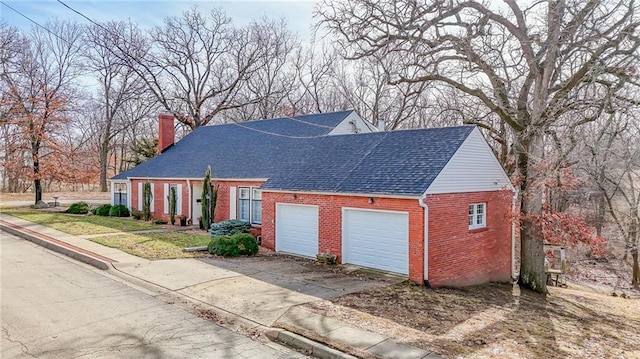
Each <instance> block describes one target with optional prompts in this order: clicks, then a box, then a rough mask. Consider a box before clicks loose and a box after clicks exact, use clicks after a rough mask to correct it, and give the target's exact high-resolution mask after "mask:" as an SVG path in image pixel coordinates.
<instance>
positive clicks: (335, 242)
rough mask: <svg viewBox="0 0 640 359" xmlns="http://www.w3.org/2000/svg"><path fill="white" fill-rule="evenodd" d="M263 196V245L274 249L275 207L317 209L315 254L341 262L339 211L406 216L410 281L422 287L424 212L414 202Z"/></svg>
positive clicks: (283, 195)
mask: <svg viewBox="0 0 640 359" xmlns="http://www.w3.org/2000/svg"><path fill="white" fill-rule="evenodd" d="M293 196H294V195H293V193H276V192H265V193H263V195H262V245H263V246H265V247H267V248H269V249H275V211H276V203H290V204H309V205H317V206H318V237H319V243H318V250H319V251H320V252H321V253H331V254H335V255H336V256H338V260H339V261H341V260H342V208H343V207H352V208H364V209H379V210H393V211H403V212H409V279H411V280H413V281H415V282H418V283H422V278H423V277H424V274H423V273H424V272H423V265H424V263H423V262H424V261H423V258H424V248H423V247H424V231H423V222H424V212H423V209H422V207H420V205H419V204H418V200H417V199H398V198H379V197H374V202H373V203H371V204H369V203H368V200H369V197H355V196H335V195H318V194H301V193H297V194H296V195H295V196H296V198H294V197H293Z"/></svg>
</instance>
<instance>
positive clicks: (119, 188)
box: [113, 182, 127, 206]
mask: <svg viewBox="0 0 640 359" xmlns="http://www.w3.org/2000/svg"><path fill="white" fill-rule="evenodd" d="M113 205H124V206H126V205H127V183H126V182H114V183H113Z"/></svg>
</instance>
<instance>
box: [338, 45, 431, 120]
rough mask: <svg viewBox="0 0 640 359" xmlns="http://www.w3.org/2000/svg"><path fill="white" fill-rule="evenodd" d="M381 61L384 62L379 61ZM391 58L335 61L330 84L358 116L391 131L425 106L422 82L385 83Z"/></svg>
mask: <svg viewBox="0 0 640 359" xmlns="http://www.w3.org/2000/svg"><path fill="white" fill-rule="evenodd" d="M382 61H385V62H386V63H383V62H382ZM393 62H394V60H393V59H389V58H385V59H378V58H375V57H368V58H363V59H360V60H358V61H355V62H354V61H352V63H349V62H345V61H344V60H335V61H334V64H335V65H334V67H335V69H336V70H335V75H334V76H333V87H336V88H337V89H338V90H339V91H340V94H341V95H342V96H343V97H344V98H346V99H347V101H348V102H349V104H350V106H351V107H352V108H354V109H355V110H356V111H357V112H358V113H359V114H360V115H361V116H363V117H364V118H366V119H369V121H371V122H372V123H373V125H375V126H378V125H379V121H384V123H385V128H386V129H389V130H393V129H396V128H399V127H400V126H401V125H403V124H404V123H405V122H408V121H410V120H412V119H415V118H416V117H418V116H419V114H420V112H421V111H424V109H425V107H426V101H427V98H426V97H425V96H423V94H424V92H425V88H426V87H427V85H426V83H424V82H421V83H400V84H394V85H391V84H389V77H388V72H387V71H386V67H388V66H390V65H391V63H393Z"/></svg>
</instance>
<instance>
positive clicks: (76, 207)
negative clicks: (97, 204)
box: [66, 202, 89, 214]
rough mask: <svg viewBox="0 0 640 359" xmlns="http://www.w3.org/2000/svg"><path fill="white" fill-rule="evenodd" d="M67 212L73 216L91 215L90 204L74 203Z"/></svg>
mask: <svg viewBox="0 0 640 359" xmlns="http://www.w3.org/2000/svg"><path fill="white" fill-rule="evenodd" d="M66 212H67V213H71V214H87V213H89V203H87V202H76V203H73V204H72V205H71V206H69V208H68V209H67V210H66Z"/></svg>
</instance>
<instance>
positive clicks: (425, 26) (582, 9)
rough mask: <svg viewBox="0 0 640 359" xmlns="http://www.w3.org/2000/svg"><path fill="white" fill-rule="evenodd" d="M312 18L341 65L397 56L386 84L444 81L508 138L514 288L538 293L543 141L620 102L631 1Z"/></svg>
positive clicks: (419, 6)
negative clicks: (343, 60) (335, 45)
mask: <svg viewBox="0 0 640 359" xmlns="http://www.w3.org/2000/svg"><path fill="white" fill-rule="evenodd" d="M501 5H502V6H501ZM318 14H319V16H320V17H321V20H322V22H323V23H324V24H325V25H326V26H327V27H328V28H329V29H330V30H331V31H332V32H333V33H334V34H336V35H337V36H338V37H339V44H340V45H341V46H342V47H343V49H344V51H345V53H347V54H348V55H349V56H350V57H351V58H363V57H369V56H376V57H381V58H382V57H385V56H389V55H392V56H394V57H395V58H397V59H398V60H399V62H398V63H397V64H395V66H394V67H393V68H392V69H390V71H391V72H390V77H391V82H392V83H402V82H409V83H411V82H439V83H443V84H446V85H448V86H451V87H453V88H455V89H456V90H457V91H458V92H459V93H460V94H461V95H464V96H470V97H472V98H475V99H477V100H478V101H480V102H481V103H483V104H484V105H485V106H486V107H487V108H488V109H490V110H491V111H492V112H493V113H495V115H496V116H497V117H498V118H499V119H500V121H501V122H503V123H504V124H506V125H507V126H508V127H509V128H510V129H511V131H513V133H514V135H513V140H514V143H513V148H514V154H515V158H516V160H515V165H516V169H517V174H518V181H517V182H518V185H519V187H520V193H521V194H522V195H521V199H520V207H521V211H522V229H521V239H522V242H521V243H522V245H521V259H522V263H521V267H520V277H519V282H520V284H522V285H523V286H525V287H529V288H531V289H533V290H535V291H539V292H546V283H545V281H546V278H545V275H544V253H543V250H542V246H543V243H542V241H541V240H540V239H539V238H540V235H539V234H540V233H539V228H536V225H535V223H534V221H535V217H536V216H538V217H539V216H540V215H541V213H542V207H543V197H542V193H543V191H542V186H543V182H544V178H543V175H544V173H541V172H540V171H539V170H538V169H539V167H540V162H541V161H542V160H543V156H544V149H543V146H544V143H543V139H544V135H545V133H546V132H548V131H551V130H553V129H554V126H555V125H558V124H560V122H561V121H565V123H563V124H564V125H567V124H568V125H571V126H579V125H580V124H582V123H586V122H589V121H593V120H594V119H596V118H598V117H599V116H600V114H601V113H602V112H603V111H604V110H605V109H606V110H608V109H609V108H610V106H609V105H610V102H611V99H614V98H617V97H621V95H619V93H618V90H619V89H620V88H621V87H622V86H623V85H624V84H625V83H627V82H629V81H628V80H629V78H630V76H631V75H632V74H633V72H634V69H635V67H634V66H635V61H637V55H638V53H637V51H638V45H639V43H640V41H639V39H638V35H637V28H638V24H639V21H638V15H637V5H636V4H635V2H634V1H628V0H619V1H613V0H611V1H599V0H589V1H578V0H574V1H564V0H553V1H549V2H531V3H527V4H522V3H516V2H515V1H512V0H507V1H505V3H504V4H496V3H495V2H491V3H490V2H488V1H486V2H476V1H463V0H452V1H432V2H415V1H402V2H397V1H391V0H385V1H373V0H355V1H341V2H337V3H336V2H330V1H325V2H324V3H323V4H322V5H321V6H320V7H319V9H318ZM619 100H625V99H619ZM626 100H629V99H626ZM630 100H631V101H634V99H630ZM578 113H579V114H580V116H579V117H578V116H576V114H578ZM571 115H573V116H571ZM567 118H571V119H575V118H580V120H579V121H576V122H571V123H567V122H566V121H567V120H566V119H567Z"/></svg>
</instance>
